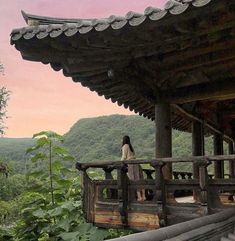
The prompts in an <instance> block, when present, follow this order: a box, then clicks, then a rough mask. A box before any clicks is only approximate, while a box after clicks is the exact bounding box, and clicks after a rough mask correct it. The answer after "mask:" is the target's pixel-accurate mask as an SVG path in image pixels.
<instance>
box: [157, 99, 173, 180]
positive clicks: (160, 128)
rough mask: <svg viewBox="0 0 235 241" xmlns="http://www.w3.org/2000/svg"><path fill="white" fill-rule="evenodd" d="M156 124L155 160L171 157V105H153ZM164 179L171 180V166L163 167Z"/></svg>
mask: <svg viewBox="0 0 235 241" xmlns="http://www.w3.org/2000/svg"><path fill="white" fill-rule="evenodd" d="M155 124H156V158H161V157H172V128H171V105H170V104H169V103H161V104H156V105H155ZM163 176H164V178H165V179H171V178H172V165H171V164H170V163H169V164H167V165H165V166H164V167H163Z"/></svg>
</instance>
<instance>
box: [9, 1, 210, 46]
mask: <svg viewBox="0 0 235 241" xmlns="http://www.w3.org/2000/svg"><path fill="white" fill-rule="evenodd" d="M211 1H212V0H170V1H168V2H167V3H166V4H165V7H164V9H159V8H154V7H148V8H146V9H145V11H144V13H143V14H141V13H136V12H128V13H127V14H126V16H115V15H112V16H110V17H109V18H101V19H63V18H51V17H40V16H35V15H29V14H26V13H25V12H22V14H23V16H24V19H25V20H26V22H27V24H28V25H29V26H28V27H24V28H20V29H14V30H13V31H12V33H11V42H12V43H14V42H15V41H17V40H19V39H21V38H24V39H31V38H33V37H37V38H38V39H43V38H45V37H47V36H50V37H51V38H56V37H58V36H60V35H61V34H63V33H64V34H65V35H66V36H73V35H75V34H77V33H80V34H86V33H88V32H90V31H92V30H95V31H98V32H100V31H104V30H106V29H108V28H112V29H116V30H117V29H121V28H123V27H124V26H126V25H130V26H133V27H135V26H139V25H141V24H142V23H143V22H145V21H147V20H150V21H158V20H160V19H162V18H164V17H166V16H167V15H169V14H170V15H171V14H172V15H179V14H181V13H183V12H185V11H186V10H187V9H188V8H189V7H202V6H205V5H207V4H208V3H209V2H211Z"/></svg>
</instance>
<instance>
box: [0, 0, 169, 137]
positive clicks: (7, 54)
mask: <svg viewBox="0 0 235 241" xmlns="http://www.w3.org/2000/svg"><path fill="white" fill-rule="evenodd" d="M164 2H165V0H128V1H127V0H79V1H78V0H66V1H63V0H50V1H48V0H34V1H32V0H10V1H5V2H4V4H1V8H0V53H1V54H0V62H1V63H3V65H4V67H5V75H4V76H0V87H1V86H6V87H7V88H8V89H9V90H10V91H11V98H10V101H9V105H8V116H9V118H8V119H7V121H6V125H7V127H8V129H7V130H6V135H5V136H6V137H31V136H32V135H33V133H37V132H39V131H41V130H53V131H56V132H58V133H60V134H64V133H65V132H67V131H68V130H69V129H70V127H71V126H72V125H73V124H74V123H75V122H76V121H77V120H79V119H81V118H86V117H95V116H102V115H110V114H116V113H118V114H133V113H132V112H130V111H129V110H126V109H125V108H124V107H119V106H118V105H117V104H113V103H112V102H111V101H110V100H105V99H104V97H100V96H98V95H97V94H96V93H94V92H91V91H89V89H87V88H84V87H82V86H81V85H80V84H79V83H74V82H73V81H72V79H70V78H66V77H64V76H63V74H62V73H61V72H55V71H53V70H52V69H51V68H50V67H49V66H46V65H43V64H41V63H36V62H28V61H25V60H22V58H21V56H20V53H19V52H18V51H17V50H16V49H15V48H14V47H13V46H11V45H10V37H9V35H10V32H11V30H12V29H13V28H18V27H23V26H25V25H26V24H25V22H24V20H23V17H22V16H21V13H20V11H21V10H24V11H26V12H27V13H31V14H35V15H42V16H54V17H68V18H92V17H95V18H98V17H108V16H110V15H113V14H114V15H125V14H126V13H127V12H128V11H130V10H132V11H136V12H143V11H144V9H145V8H146V7H148V6H155V7H162V6H163V4H164Z"/></svg>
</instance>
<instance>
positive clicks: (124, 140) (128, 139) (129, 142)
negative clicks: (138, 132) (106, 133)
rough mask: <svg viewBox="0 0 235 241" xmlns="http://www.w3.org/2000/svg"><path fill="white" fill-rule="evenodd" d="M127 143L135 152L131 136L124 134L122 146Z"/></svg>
mask: <svg viewBox="0 0 235 241" xmlns="http://www.w3.org/2000/svg"><path fill="white" fill-rule="evenodd" d="M125 144H128V145H129V147H130V149H131V151H132V152H133V153H135V151H134V148H133V147H132V145H131V140H130V137H129V136H123V139H122V146H124V145H125Z"/></svg>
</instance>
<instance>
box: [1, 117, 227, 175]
mask: <svg viewBox="0 0 235 241" xmlns="http://www.w3.org/2000/svg"><path fill="white" fill-rule="evenodd" d="M39 134H43V132H42V133H39ZM126 134H127V135H129V136H130V137H131V140H132V144H133V147H134V149H135V152H136V156H137V158H143V159H152V158H154V153H155V152H154V146H155V126H154V123H153V122H152V121H150V120H147V119H145V118H143V117H140V116H124V115H111V116H103V117H97V118H89V119H82V120H79V121H78V122H77V123H76V124H74V126H73V127H72V128H71V129H70V131H69V132H68V133H67V134H65V135H64V136H63V138H62V137H59V138H60V139H61V140H62V139H64V142H63V144H62V145H63V146H65V147H66V148H67V149H69V151H70V153H71V154H72V155H73V156H74V157H75V158H76V160H78V161H79V162H92V161H95V160H120V156H121V151H120V149H121V141H122V137H123V135H126ZM51 135H53V134H51ZM35 143H36V141H35V140H34V139H19V140H18V139H9V138H0V153H1V155H2V156H5V158H7V159H9V160H18V162H10V164H11V165H12V166H13V167H14V170H15V171H16V172H18V173H19V172H20V173H24V172H25V170H26V169H28V170H30V169H31V170H32V169H33V170H35V169H37V166H40V165H41V163H40V162H39V161H37V162H36V161H35V163H31V162H29V161H28V157H27V156H25V154H24V150H25V149H26V148H30V147H32V146H33V145H34V144H35ZM172 143H173V150H172V151H173V156H176V157H177V156H190V155H191V153H192V151H191V145H192V140H191V134H190V133H185V132H179V131H176V130H173V138H172ZM12 146H14V148H12ZM224 146H225V149H226V148H227V145H226V144H225V145H224ZM58 151H59V150H58ZM205 151H206V154H210V155H211V154H213V139H212V137H207V138H206V139H205ZM37 158H38V157H35V159H37ZM66 158H67V159H69V157H65V159H66ZM41 159H42V158H41ZM42 164H43V163H42ZM63 164H64V165H65V166H66V167H71V166H72V162H69V161H65V162H64V163H63ZM210 168H212V167H210ZM174 170H181V171H191V170H192V166H191V165H190V164H188V165H185V164H184V165H182V164H181V165H180V164H177V165H174ZM226 172H227V169H226Z"/></svg>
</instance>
